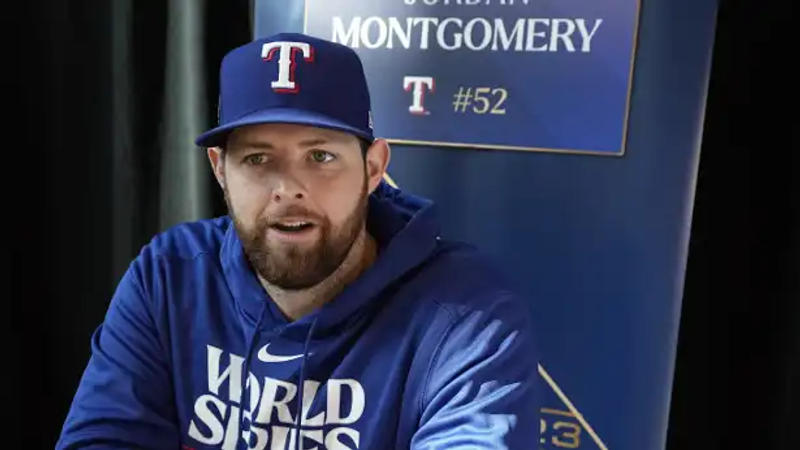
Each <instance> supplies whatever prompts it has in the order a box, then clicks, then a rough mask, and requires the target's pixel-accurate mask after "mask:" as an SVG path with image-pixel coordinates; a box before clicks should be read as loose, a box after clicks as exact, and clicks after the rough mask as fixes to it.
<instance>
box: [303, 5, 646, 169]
mask: <svg viewBox="0 0 800 450" xmlns="http://www.w3.org/2000/svg"><path fill="white" fill-rule="evenodd" d="M484 3H485V4H484ZM638 6H639V5H638V2H637V1H636V0H606V1H603V2H587V1H585V0H562V1H559V2H540V1H528V0H525V1H516V2H514V1H508V2H478V1H465V2H461V1H459V2H455V1H449V2H434V1H423V0H392V1H382V2H380V1H379V2H376V1H372V2H370V1H352V0H324V1H320V0H309V1H307V2H305V10H304V16H305V20H304V29H305V32H306V33H308V34H311V35H315V36H319V37H324V38H326V39H329V40H332V41H334V42H339V43H342V44H345V45H348V46H350V47H352V48H354V49H356V50H358V51H359V55H360V56H361V59H362V62H363V63H364V69H365V71H366V72H367V73H368V74H380V76H373V77H370V83H371V86H370V88H371V92H372V100H373V108H374V111H373V113H374V117H375V124H376V131H377V132H378V134H382V135H383V136H385V137H387V138H390V140H391V142H394V143H400V144H417V145H437V146H450V147H464V146H468V147H472V148H486V149H509V150H541V151H557V152H574V153H599V154H612V155H621V154H623V153H624V147H625V128H626V125H627V117H628V99H629V94H630V88H631V83H630V78H631V77H630V72H631V70H632V68H633V51H634V42H635V36H636V29H637V23H636V22H637V18H638ZM587 78H589V79H590V80H591V82H586V81H587ZM389 124H391V125H389ZM384 131H385V132H384ZM381 132H384V133H381Z"/></svg>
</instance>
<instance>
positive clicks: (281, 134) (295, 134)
mask: <svg viewBox="0 0 800 450" xmlns="http://www.w3.org/2000/svg"><path fill="white" fill-rule="evenodd" d="M321 143H326V144H332V145H352V146H353V147H354V148H358V138H357V137H356V136H354V135H352V134H350V133H345V132H342V131H338V130H330V129H327V128H319V127H312V126H308V125H296V124H287V123H264V124H257V125H247V126H244V127H240V128H237V129H235V130H233V131H232V132H231V134H230V135H229V136H228V147H231V148H237V147H248V146H251V145H253V144H255V145H256V146H264V145H266V146H270V147H284V146H285V147H294V146H309V145H319V144H321Z"/></svg>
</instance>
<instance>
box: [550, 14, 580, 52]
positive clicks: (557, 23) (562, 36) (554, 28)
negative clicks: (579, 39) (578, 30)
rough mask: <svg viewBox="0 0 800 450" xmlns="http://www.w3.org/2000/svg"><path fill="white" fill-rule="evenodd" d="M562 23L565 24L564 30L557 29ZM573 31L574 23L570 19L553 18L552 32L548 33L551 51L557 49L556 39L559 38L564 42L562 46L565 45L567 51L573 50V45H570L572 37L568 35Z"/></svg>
mask: <svg viewBox="0 0 800 450" xmlns="http://www.w3.org/2000/svg"><path fill="white" fill-rule="evenodd" d="M562 23H563V24H565V25H566V26H567V30H566V31H564V32H560V31H559V28H561V24H562ZM574 32H575V24H574V23H573V22H572V21H571V20H569V19H553V26H552V32H551V34H550V51H551V52H557V51H558V40H559V39H561V42H563V43H564V47H566V49H567V51H568V52H574V51H575V46H574V45H572V38H571V37H570V36H571V35H572V33H574Z"/></svg>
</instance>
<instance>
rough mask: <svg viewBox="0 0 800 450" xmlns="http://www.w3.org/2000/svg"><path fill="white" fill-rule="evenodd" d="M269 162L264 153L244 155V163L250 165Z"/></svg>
mask: <svg viewBox="0 0 800 450" xmlns="http://www.w3.org/2000/svg"><path fill="white" fill-rule="evenodd" d="M265 162H267V155H265V154H263V153H253V154H252V155H247V156H245V157H244V163H245V164H247V165H250V166H259V165H261V164H264V163H265Z"/></svg>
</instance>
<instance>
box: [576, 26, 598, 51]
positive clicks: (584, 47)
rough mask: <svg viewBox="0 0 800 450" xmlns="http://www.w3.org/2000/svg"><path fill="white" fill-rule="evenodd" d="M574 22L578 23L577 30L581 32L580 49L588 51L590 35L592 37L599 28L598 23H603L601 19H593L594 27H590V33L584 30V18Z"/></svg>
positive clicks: (590, 42)
mask: <svg viewBox="0 0 800 450" xmlns="http://www.w3.org/2000/svg"><path fill="white" fill-rule="evenodd" d="M575 22H577V24H578V31H579V32H580V33H581V38H582V39H583V44H582V45H581V51H582V52H584V53H588V52H590V51H592V37H594V33H595V32H596V31H597V29H598V28H600V24H601V23H603V19H597V20H595V21H594V27H592V32H591V33H589V32H587V31H586V19H578V20H576V21H575Z"/></svg>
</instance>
